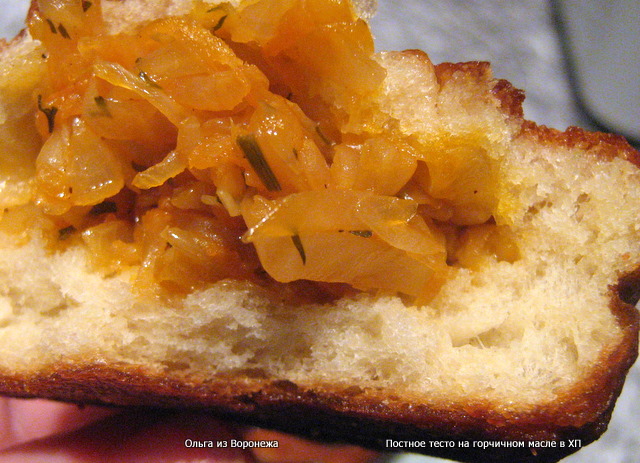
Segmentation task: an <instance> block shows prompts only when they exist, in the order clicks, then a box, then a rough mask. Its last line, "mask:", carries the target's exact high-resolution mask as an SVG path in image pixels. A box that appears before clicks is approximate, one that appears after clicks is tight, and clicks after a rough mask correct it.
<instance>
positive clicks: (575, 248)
mask: <svg viewBox="0 0 640 463" xmlns="http://www.w3.org/2000/svg"><path fill="white" fill-rule="evenodd" d="M185 3H186V2H185ZM128 4H129V2H124V3H123V5H128ZM145 5H146V4H145ZM154 5H156V6H157V8H158V10H157V11H156V10H153V11H151V12H149V11H147V10H145V14H148V15H149V17H154V16H158V15H160V14H161V13H164V12H166V11H170V12H172V11H173V10H172V8H174V7H175V5H174V2H154ZM119 8H120V3H119V2H105V3H104V9H105V12H106V14H110V15H115V12H116V11H118V9H119ZM123 8H124V7H123ZM154 8H155V6H154ZM176 8H177V7H176ZM120 11H123V16H122V17H123V18H128V17H134V16H135V15H137V14H138V11H137V10H127V9H124V10H120ZM145 17H146V16H145ZM137 20H139V19H137ZM132 22H134V21H132ZM126 23H129V21H128V20H127V19H125V20H123V21H122V23H119V24H126ZM114 27H120V26H114ZM25 40H27V43H25V44H22V45H21V48H20V49H19V50H20V53H27V54H28V53H38V52H39V51H38V48H37V44H36V45H34V44H32V43H29V42H28V39H25ZM34 50H35V51H34ZM16 59H19V57H18V58H14V61H11V62H7V63H8V64H7V63H5V62H4V61H3V63H2V64H1V65H0V66H1V67H2V73H0V84H2V80H1V79H6V78H7V77H5V76H7V75H9V76H15V75H17V74H16V73H18V74H19V72H20V71H19V70H16V69H14V70H11V69H9V67H11V66H12V64H11V63H15V62H17V61H15V60H16ZM376 60H377V61H378V62H379V63H380V64H382V66H383V67H384V68H385V70H386V72H387V75H386V79H385V81H384V91H383V92H382V93H381V94H380V95H378V98H379V101H380V106H381V108H383V110H384V112H385V113H386V114H387V115H388V116H389V117H390V120H392V121H394V123H395V124H397V125H398V126H399V127H400V130H401V131H402V133H404V134H405V135H412V136H414V137H416V138H418V139H419V140H420V141H421V143H423V144H427V145H428V144H430V143H431V144H433V145H434V146H436V145H438V146H440V145H443V144H446V143H448V142H450V141H451V140H454V141H455V140H457V139H462V138H464V139H469V138H470V137H471V138H473V139H474V140H476V141H477V143H478V145H479V146H482V147H483V149H484V150H485V151H486V153H487V156H489V157H490V158H491V159H492V160H494V161H495V164H494V165H496V166H497V169H499V175H498V176H497V178H498V179H499V185H498V188H499V195H498V201H499V202H498V205H497V206H496V211H497V212H496V214H494V219H495V222H496V224H497V225H499V226H505V227H508V228H509V230H510V232H511V235H512V236H514V237H515V238H514V239H515V241H516V244H517V248H518V253H519V255H518V258H517V259H500V258H498V257H497V254H496V253H493V254H492V253H486V254H483V255H482V256H481V257H480V259H481V262H477V263H475V264H474V265H471V266H468V267H461V268H458V269H457V270H456V271H455V272H454V273H452V276H451V278H449V279H448V280H447V281H446V282H445V283H444V285H443V287H442V289H441V290H440V291H439V292H438V294H437V295H436V296H435V297H434V298H433V299H432V300H431V301H430V302H429V303H428V304H426V305H421V306H413V305H408V304H406V301H403V299H402V298H400V297H397V296H386V295H384V294H382V295H375V294H371V293H366V292H363V293H360V294H358V295H355V296H346V297H344V298H342V299H339V300H337V301H334V302H332V303H330V304H294V303H292V302H287V301H283V300H281V299H279V298H278V297H277V296H275V295H274V294H273V293H269V292H267V291H266V290H264V289H263V288H260V287H258V286H256V285H254V284H251V283H248V282H239V281H233V280H223V281H219V282H217V283H213V284H210V285H208V286H207V287H203V288H198V289H196V290H195V291H193V292H191V293H190V294H188V295H187V296H185V297H184V298H183V299H182V300H180V301H174V300H171V301H166V300H162V299H156V298H141V297H139V296H138V295H137V294H136V293H135V291H133V290H132V281H133V280H134V278H135V275H134V273H135V269H130V270H124V271H122V272H119V273H117V274H114V275H107V276H105V275H104V273H101V272H95V271H94V270H93V267H92V265H91V263H90V257H89V256H88V251H87V249H86V248H85V247H83V245H82V243H81V242H78V243H75V244H74V245H73V246H69V247H67V248H66V249H64V250H59V251H57V252H55V253H53V254H52V253H50V252H49V251H47V250H46V249H45V246H44V244H43V242H42V240H40V239H39V238H38V237H37V236H34V237H32V238H31V239H30V240H28V241H25V240H22V239H20V236H19V235H15V234H9V233H8V234H3V235H2V236H0V243H1V244H0V247H1V248H2V249H1V251H0V358H1V359H2V369H3V370H4V371H5V372H8V373H10V374H15V375H19V374H22V373H28V372H29V371H34V370H36V369H37V368H39V367H46V366H47V365H50V364H54V363H56V362H65V363H71V364H74V363H78V364H105V363H106V364H123V365H144V366H145V367H146V368H148V369H150V370H152V371H156V372H161V373H163V374H166V375H167V376H168V377H171V376H172V375H175V376H176V377H185V375H186V376H187V377H188V376H189V375H194V376H198V377H202V376H205V377H206V376H212V377H213V376H215V375H218V374H228V373H233V372H248V371H252V372H259V374H260V375H264V376H265V377H269V378H274V379H278V378H282V379H287V380H289V381H293V382H296V383H299V384H301V385H305V384H332V385H336V384H337V385H340V384H342V385H344V386H345V387H348V386H350V385H353V384H357V385H359V387H361V388H373V389H376V388H380V389H383V390H384V389H393V391H394V394H396V395H398V394H406V396H407V397H420V398H422V399H423V401H424V402H425V403H429V402H431V401H438V400H455V398H456V397H474V398H477V399H478V400H488V401H495V402H498V401H501V400H509V401H511V403H517V404H518V405H517V407H525V408H526V407H529V406H530V405H531V404H539V403H548V402H552V401H553V400H554V398H556V397H558V396H559V395H561V394H563V393H564V392H565V391H566V389H567V388H568V387H570V386H571V385H574V384H576V382H578V381H580V378H583V377H586V376H588V375H589V374H590V373H591V372H592V369H593V368H594V366H595V365H597V362H598V361H599V359H601V358H603V356H605V355H606V354H607V351H606V350H607V349H613V348H615V341H616V340H617V339H619V338H620V333H621V330H622V329H623V327H621V326H619V324H618V323H617V320H616V318H615V315H614V314H613V313H612V311H611V310H610V301H611V298H612V290H611V286H612V285H615V284H616V283H617V281H618V279H619V278H620V277H621V276H622V275H623V274H625V273H628V272H630V271H631V270H633V269H635V268H637V267H638V265H639V264H640V219H639V218H640V171H639V170H638V167H637V166H635V165H634V164H633V163H632V162H630V161H628V160H627V159H625V157H624V156H614V157H611V156H601V155H599V154H598V152H597V151H598V150H597V149H594V148H593V147H585V146H584V144H580V143H574V144H572V143H563V142H561V141H558V137H560V136H559V135H554V136H553V137H551V136H549V135H545V134H546V133H547V132H545V130H544V129H543V128H537V127H533V128H531V126H527V127H529V129H528V130H525V128H524V127H525V125H523V124H524V122H523V120H522V118H521V117H520V115H519V114H518V111H519V106H518V104H519V102H518V101H515V103H514V102H513V101H512V100H513V99H515V100H517V99H518V97H519V95H518V94H517V92H516V91H515V90H513V89H510V90H509V91H508V92H507V93H505V94H504V95H501V94H500V93H499V91H498V89H499V85H498V81H496V80H495V79H494V78H493V77H492V76H491V72H490V69H489V68H488V66H487V65H484V64H481V63H475V64H473V63H472V64H470V65H468V67H466V68H465V67H464V66H458V67H455V66H452V67H447V66H442V65H441V66H434V65H433V64H432V63H431V62H430V61H429V59H428V57H427V56H426V55H424V54H422V53H420V52H403V53H379V54H378V55H376ZM31 75H33V74H31ZM12 78H13V77H12ZM29 85H33V83H31V84H29V82H27V81H25V88H15V87H11V91H6V92H3V93H2V95H1V99H2V102H1V103H2V104H0V115H1V116H3V117H4V119H3V120H2V122H4V124H3V125H2V142H1V143H2V145H1V146H2V150H3V153H2V155H3V156H6V154H7V153H11V150H24V152H30V150H32V149H33V147H29V146H26V147H13V146H11V144H9V143H8V142H5V140H13V139H15V138H17V136H16V133H17V131H18V130H24V127H25V126H24V124H26V122H24V121H23V119H21V118H22V117H23V115H22V114H19V113H16V112H15V111H14V110H11V108H12V107H15V108H17V107H20V106H21V105H23V99H24V97H25V95H26V94H27V93H29V92H30V91H31V90H30V89H31V87H29ZM505 95H506V96H505ZM507 97H509V98H511V99H512V100H510V99H509V98H507ZM7 107H9V109H7ZM7 120H8V121H9V122H8V123H7V122H6V121H7ZM32 131H33V129H32ZM12 137H13V138H12ZM560 138H561V137H560ZM16 146H17V145H16ZM587 148H589V149H587ZM3 162H4V161H3ZM24 177H25V178H27V177H28V174H27V173H25V174H24ZM1 188H2V187H0V193H1V192H2V189H1ZM514 406H516V405H514Z"/></svg>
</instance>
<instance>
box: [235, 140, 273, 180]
mask: <svg viewBox="0 0 640 463" xmlns="http://www.w3.org/2000/svg"><path fill="white" fill-rule="evenodd" d="M236 143H237V144H238V146H239V147H240V149H241V150H242V151H243V152H244V155H245V156H246V158H247V160H248V161H249V164H251V167H253V169H254V170H255V171H256V174H258V177H260V180H262V183H263V184H264V186H265V187H266V188H267V190H269V191H280V190H282V188H281V187H280V182H278V179H277V178H276V176H275V174H274V173H273V171H272V170H271V167H269V164H268V163H267V160H266V159H265V157H264V154H263V153H262V149H261V148H260V145H258V141H257V140H256V137H255V136H254V135H253V134H247V135H240V136H238V138H237V139H236Z"/></svg>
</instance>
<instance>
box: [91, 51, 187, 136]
mask: <svg viewBox="0 0 640 463" xmlns="http://www.w3.org/2000/svg"><path fill="white" fill-rule="evenodd" d="M93 71H94V73H95V75H96V76H98V77H100V78H101V79H104V80H106V81H107V82H109V83H110V84H112V85H115V86H117V87H123V88H126V89H129V90H131V91H133V92H135V93H137V94H138V95H140V96H141V97H142V98H144V99H145V100H147V101H148V102H149V103H151V104H152V105H153V106H154V107H156V108H157V109H158V111H160V112H161V113H162V114H164V115H165V116H166V117H167V119H169V121H171V123H173V124H174V125H176V126H177V125H179V124H180V123H181V122H182V121H183V120H184V119H186V118H187V117H189V116H190V115H191V113H190V111H189V110H187V109H186V108H185V107H183V106H182V105H181V104H179V103H177V102H175V101H174V100H173V99H171V97H170V96H169V95H167V94H166V93H165V92H163V91H162V89H161V88H160V87H158V86H157V85H154V84H153V83H152V82H149V79H148V78H146V79H145V78H144V75H143V76H142V77H140V76H136V75H135V74H133V73H132V72H131V71H128V70H127V69H125V68H124V67H123V66H121V65H120V64H117V63H108V62H105V61H100V62H97V63H96V64H94V66H93Z"/></svg>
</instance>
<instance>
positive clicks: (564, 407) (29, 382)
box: [0, 276, 639, 462]
mask: <svg viewBox="0 0 640 463" xmlns="http://www.w3.org/2000/svg"><path fill="white" fill-rule="evenodd" d="M630 281H633V282H634V284H633V285H632V286H634V287H635V286H636V284H635V282H637V279H636V278H635V277H634V276H631V277H629V278H627V279H626V280H622V283H621V284H620V285H619V287H618V288H616V291H614V293H615V294H616V295H617V294H619V293H624V290H625V288H626V287H627V286H629V284H630V283H629V282H630ZM612 310H613V312H614V313H615V314H616V316H617V318H618V321H619V323H620V325H621V326H623V327H624V336H623V338H622V339H621V341H620V343H619V344H618V345H617V346H615V348H613V349H611V350H610V351H609V352H608V353H607V354H606V355H604V356H603V357H602V361H601V362H599V363H598V364H597V365H595V366H594V369H593V373H592V374H591V375H589V377H587V378H585V379H584V380H583V381H581V382H580V384H578V385H577V386H575V387H574V388H572V389H571V390H568V391H566V393H565V394H564V395H563V396H562V397H560V398H559V399H558V401H557V402H556V403H553V404H548V405H545V406H537V407H535V408H532V409H530V410H525V411H518V412H513V411H512V410H509V408H508V407H506V406H505V407H500V406H497V405H495V404H491V403H489V402H479V401H476V402H473V403H471V402H470V403H460V402H453V401H452V402H451V403H444V402H439V403H425V402H428V400H427V401H425V400H424V399H423V400H418V399H416V400H411V398H407V397H403V398H400V397H396V396H394V395H390V394H389V392H388V391H383V390H373V389H362V388H360V387H358V386H356V385H354V386H351V387H348V388H346V389H345V388H338V387H328V386H326V385H301V384H295V383H293V382H291V381H287V380H282V379H273V378H266V377H265V376H264V375H263V374H262V375H261V374H252V372H250V371H245V372H243V373H239V374H234V375H228V376H223V375H218V376H216V377H212V378H211V377H210V378H206V377H194V376H193V375H191V376H180V375H178V374H176V373H172V374H165V373H163V372H160V371H152V370H150V369H149V368H148V367H145V366H144V365H137V366H132V365H106V364H104V363H98V362H78V363H60V364H57V365H53V366H51V367H50V368H49V369H47V370H43V371H40V372H38V373H37V374H36V375H34V376H29V377H24V376H18V375H11V374H6V373H5V374H2V375H0V394H4V395H9V396H14V397H43V398H50V399H56V400H63V401H68V402H74V403H80V404H102V405H115V406H137V407H153V408H182V409H184V408H192V409H194V408H197V409H207V410H209V411H211V413H213V414H215V415H218V416H220V417H222V418H226V419H230V420H233V421H237V422H240V423H243V424H250V425H256V426H260V427H266V428H271V429H277V430H280V431H284V432H288V433H293V434H297V435H301V436H305V437H309V438H312V439H316V440H321V441H327V442H346V443H350V444H357V445H361V446H365V447H369V448H373V449H377V450H383V451H404V450H410V451H412V452H420V453H425V454H430V455H436V456H441V457H446V458H452V459H456V460H460V461H465V462H474V461H483V462H513V461H519V462H525V461H536V462H551V461H557V460H559V459H561V458H563V457H564V456H566V455H569V454H571V453H573V452H575V451H577V450H579V448H580V447H581V446H584V445H586V444H588V443H590V442H592V441H594V440H595V439H597V438H598V437H599V436H600V435H601V434H602V433H603V432H604V431H605V430H606V427H607V423H608V421H609V419H610V416H611V413H612V411H613V406H614V404H615V400H616V398H617V397H618V395H619V394H620V391H621V389H622V385H623V383H624V377H625V375H626V374H627V371H628V370H629V368H630V367H631V365H632V364H633V362H634V361H635V359H636V357H637V353H638V325H639V323H638V319H639V317H638V312H637V311H636V310H635V308H634V307H633V306H632V305H630V304H627V303H625V302H622V301H621V300H620V299H619V297H617V296H616V297H615V303H614V304H612ZM576 439H579V441H576ZM391 441H394V445H390V442H391ZM398 442H400V444H397V443H398ZM444 442H446V444H445V443H444ZM465 442H467V443H468V446H466V445H467V444H465ZM578 442H579V444H580V445H579V446H578V445H576V444H577V443H578ZM436 443H438V444H440V445H452V446H451V447H449V446H448V447H435V446H434V445H435V444H436Z"/></svg>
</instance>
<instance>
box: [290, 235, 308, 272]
mask: <svg viewBox="0 0 640 463" xmlns="http://www.w3.org/2000/svg"><path fill="white" fill-rule="evenodd" d="M291 241H293V245H294V246H295V247H296V249H297V250H298V254H300V259H302V264H303V265H305V264H306V263H307V254H306V253H305V252H304V246H302V240H301V239H300V235H291Z"/></svg>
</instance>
